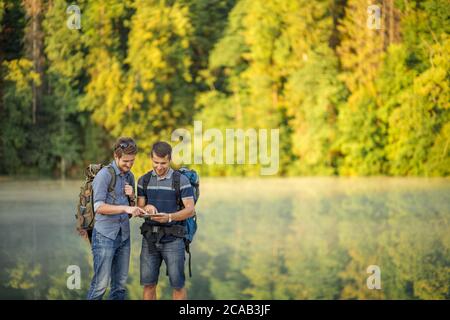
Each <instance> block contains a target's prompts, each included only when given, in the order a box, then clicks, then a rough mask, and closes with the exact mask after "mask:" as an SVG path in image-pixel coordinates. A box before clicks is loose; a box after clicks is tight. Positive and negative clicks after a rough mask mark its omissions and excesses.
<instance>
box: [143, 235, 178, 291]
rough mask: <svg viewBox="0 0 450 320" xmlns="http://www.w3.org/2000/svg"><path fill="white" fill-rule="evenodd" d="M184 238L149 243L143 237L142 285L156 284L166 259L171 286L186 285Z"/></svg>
mask: <svg viewBox="0 0 450 320" xmlns="http://www.w3.org/2000/svg"><path fill="white" fill-rule="evenodd" d="M184 250H185V249H184V240H183V239H182V238H177V239H175V240H174V241H171V242H167V243H152V242H150V243H148V241H147V240H146V239H145V238H144V237H143V238H142V250H141V285H143V286H145V285H156V284H157V283H158V277H159V268H160V267H161V263H162V261H163V260H164V262H165V263H166V266H167V271H168V273H169V281H170V286H171V287H172V288H173V289H181V288H183V287H184V282H185V276H184V261H185V257H184Z"/></svg>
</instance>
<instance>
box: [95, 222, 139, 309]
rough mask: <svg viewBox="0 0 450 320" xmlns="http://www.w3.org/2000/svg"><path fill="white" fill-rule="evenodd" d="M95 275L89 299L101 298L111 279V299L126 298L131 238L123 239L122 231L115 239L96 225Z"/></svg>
mask: <svg viewBox="0 0 450 320" xmlns="http://www.w3.org/2000/svg"><path fill="white" fill-rule="evenodd" d="M92 254H93V256H94V277H93V278H92V282H91V287H90V288H89V292H88V295H87V299H88V300H101V299H102V297H103V295H104V294H105V291H106V288H107V287H108V284H109V282H110V280H111V292H110V294H109V299H111V300H124V299H125V296H126V289H125V285H126V283H127V277H128V267H129V262H130V238H129V237H128V238H127V239H126V240H123V241H122V231H119V234H118V235H117V237H116V239H115V240H112V239H110V238H107V237H105V236H104V235H102V234H101V233H100V232H98V231H97V230H96V229H95V227H94V231H93V232H92Z"/></svg>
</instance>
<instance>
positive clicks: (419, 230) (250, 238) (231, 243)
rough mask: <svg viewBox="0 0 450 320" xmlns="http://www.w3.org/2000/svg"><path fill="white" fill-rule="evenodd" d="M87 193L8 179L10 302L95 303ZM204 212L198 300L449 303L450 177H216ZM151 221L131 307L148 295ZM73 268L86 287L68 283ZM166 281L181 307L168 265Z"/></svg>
mask: <svg viewBox="0 0 450 320" xmlns="http://www.w3.org/2000/svg"><path fill="white" fill-rule="evenodd" d="M79 187H80V182H79V181H66V182H60V181H8V180H2V181H0V221H1V225H0V299H84V297H85V296H86V292H87V289H88V286H89V283H90V279H91V277H92V255H91V252H90V248H89V246H88V245H87V243H86V242H84V241H83V240H82V239H80V238H79V237H78V236H77V235H76V233H75V231H74V226H75V218H74V214H75V206H76V202H77V197H78V192H79ZM197 208H198V210H197V211H198V225H199V229H198V232H197V235H196V238H195V240H194V243H193V245H192V248H191V251H192V255H193V256H192V267H193V268H192V273H193V277H192V278H189V276H188V272H187V267H186V276H187V288H188V296H189V298H190V299H449V298H450V291H449V288H450V286H449V284H450V250H449V249H450V180H449V179H425V178H417V179H416V178H270V179H256V178H255V179H243V178H230V179H226V178H205V179H203V180H202V184H201V197H200V200H199V202H198V205H197ZM141 223H142V220H141V219H133V220H132V238H131V239H132V253H131V261H130V274H129V279H128V294H129V298H130V299H140V298H141V296H142V287H141V286H140V285H139V254H140V240H141V235H140V234H139V226H140V224H141ZM71 265H76V266H79V268H80V271H81V288H80V289H69V288H68V287H67V279H68V278H69V277H70V274H69V273H67V268H68V267H69V266H71ZM186 266H187V264H186ZM369 266H375V267H371V268H375V269H370V268H369ZM368 268H369V273H368ZM371 270H378V271H379V273H378V271H376V272H375V273H374V274H372V272H373V271H371ZM378 275H379V277H378ZM368 278H369V281H368ZM159 280H160V282H159V284H160V285H159V288H158V293H159V296H160V298H162V299H170V297H171V293H170V288H169V286H168V279H167V277H166V275H165V266H164V264H163V266H162V267H161V273H160V278H159ZM377 280H380V282H379V284H380V286H381V287H380V288H379V289H377V287H375V288H374V287H373V284H377V282H376V281H377ZM368 283H369V286H368ZM371 284H372V286H370V285H371Z"/></svg>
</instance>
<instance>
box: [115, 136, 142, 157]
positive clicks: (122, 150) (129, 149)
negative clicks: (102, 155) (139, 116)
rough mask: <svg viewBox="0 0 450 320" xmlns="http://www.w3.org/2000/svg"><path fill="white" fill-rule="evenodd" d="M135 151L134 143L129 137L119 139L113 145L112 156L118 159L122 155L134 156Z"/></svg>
mask: <svg viewBox="0 0 450 320" xmlns="http://www.w3.org/2000/svg"><path fill="white" fill-rule="evenodd" d="M137 151H138V150H137V145H136V142H134V140H133V139H132V138H129V137H120V138H119V139H117V141H116V143H115V144H114V155H115V156H116V157H118V158H121V157H122V155H124V154H128V155H134V154H136V153H137Z"/></svg>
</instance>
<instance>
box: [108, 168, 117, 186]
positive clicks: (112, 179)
mask: <svg viewBox="0 0 450 320" xmlns="http://www.w3.org/2000/svg"><path fill="white" fill-rule="evenodd" d="M106 168H107V169H108V172H109V174H110V175H111V181H110V182H109V186H108V192H113V191H114V187H115V186H116V172H115V171H114V168H113V167H111V166H110V165H108V166H106Z"/></svg>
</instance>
